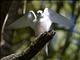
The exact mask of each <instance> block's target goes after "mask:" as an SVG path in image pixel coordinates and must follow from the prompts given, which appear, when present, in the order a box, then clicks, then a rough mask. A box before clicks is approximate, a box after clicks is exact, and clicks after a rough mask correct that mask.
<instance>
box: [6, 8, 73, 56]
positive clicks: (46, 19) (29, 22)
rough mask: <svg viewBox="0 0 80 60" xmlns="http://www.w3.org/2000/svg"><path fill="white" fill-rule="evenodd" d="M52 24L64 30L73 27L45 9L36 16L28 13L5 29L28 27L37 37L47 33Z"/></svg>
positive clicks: (65, 20)
mask: <svg viewBox="0 0 80 60" xmlns="http://www.w3.org/2000/svg"><path fill="white" fill-rule="evenodd" d="M52 23H57V24H58V25H60V26H62V27H64V28H66V29H69V28H70V27H71V26H72V25H73V23H72V22H71V21H70V20H69V19H67V18H65V17H64V16H62V15H60V14H57V13H56V12H55V11H53V10H51V9H48V8H45V9H44V11H41V10H38V11H37V15H36V14H35V13H34V11H32V10H31V11H29V13H28V14H25V15H24V16H23V17H21V18H20V19H18V20H16V21H15V22H13V23H12V24H10V25H9V26H7V27H6V28H7V29H17V28H24V27H28V26H29V27H31V28H32V29H33V30H34V31H35V34H36V35H37V36H39V35H40V34H42V33H44V32H48V31H49V30H50V28H51V25H52ZM47 52H48V49H47V47H46V53H47ZM47 55H48V53H47Z"/></svg>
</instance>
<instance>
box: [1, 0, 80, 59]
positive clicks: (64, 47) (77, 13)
mask: <svg viewBox="0 0 80 60" xmlns="http://www.w3.org/2000/svg"><path fill="white" fill-rule="evenodd" d="M45 7H48V8H50V9H52V10H54V11H56V12H57V13H59V14H61V15H63V16H65V17H66V18H68V19H70V20H71V21H72V22H73V23H74V25H73V26H72V27H71V28H70V29H65V28H61V27H60V26H57V24H54V25H55V27H54V30H55V31H56V35H55V37H54V40H53V41H51V44H50V45H49V55H48V56H46V54H45V53H44V52H43V50H41V51H40V52H39V53H38V54H37V55H36V56H34V57H33V58H32V60H80V0H79V1H78V0H77V1H75V0H64V1H61V0H47V1H44V0H36V1H35V0H31V1H27V0H17V1H16V0H10V1H9V0H8V1H5V0H2V1H1V20H0V24H1V29H0V31H1V41H0V42H1V43H0V49H1V51H0V52H1V55H0V58H2V57H4V56H7V55H10V54H11V53H15V52H17V53H21V51H23V50H25V49H26V48H28V47H29V46H30V44H31V43H32V42H34V41H35V37H34V31H33V30H32V29H31V28H30V27H26V28H20V29H13V30H6V29H5V27H6V26H7V25H9V24H11V23H13V22H14V21H16V20H17V19H19V18H20V17H21V16H23V15H24V14H26V13H27V12H28V11H30V10H33V11H37V10H39V9H41V10H43V9H44V8H45ZM7 16H8V18H7ZM5 19H7V21H4V20H5ZM3 22H6V23H4V24H3ZM4 25H5V26H4Z"/></svg>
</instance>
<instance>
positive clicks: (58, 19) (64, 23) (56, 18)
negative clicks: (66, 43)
mask: <svg viewBox="0 0 80 60" xmlns="http://www.w3.org/2000/svg"><path fill="white" fill-rule="evenodd" d="M44 14H46V15H48V16H49V18H50V20H51V21H52V22H53V23H57V24H58V25H59V26H61V27H64V28H67V29H69V28H70V27H71V26H72V25H73V23H72V21H71V20H69V19H67V18H66V17H64V16H62V15H60V14H58V13H56V12H55V11H53V10H51V9H48V8H45V10H44Z"/></svg>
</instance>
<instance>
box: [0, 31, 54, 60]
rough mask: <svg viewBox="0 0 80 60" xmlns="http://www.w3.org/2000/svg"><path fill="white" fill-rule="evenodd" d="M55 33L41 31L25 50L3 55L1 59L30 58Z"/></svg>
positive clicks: (21, 59)
mask: <svg viewBox="0 0 80 60" xmlns="http://www.w3.org/2000/svg"><path fill="white" fill-rule="evenodd" d="M54 35H55V32H54V33H53V31H49V32H45V33H43V34H42V35H41V36H40V37H39V38H38V39H37V40H36V41H35V43H34V44H32V45H31V46H30V47H29V48H28V49H27V50H26V51H24V52H23V53H21V54H18V55H17V54H16V53H15V54H11V55H9V56H7V57H3V58H2V59H1V60H16V59H19V60H30V59H31V58H32V57H34V56H35V55H36V54H37V53H38V52H39V51H40V50H41V49H42V48H43V47H44V45H45V44H46V43H47V42H48V41H49V40H51V39H52V38H53V36H54Z"/></svg>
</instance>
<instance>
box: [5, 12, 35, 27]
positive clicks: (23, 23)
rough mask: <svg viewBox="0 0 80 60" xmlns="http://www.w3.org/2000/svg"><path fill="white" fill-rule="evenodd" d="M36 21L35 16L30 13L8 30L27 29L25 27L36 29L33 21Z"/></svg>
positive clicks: (11, 25)
mask: <svg viewBox="0 0 80 60" xmlns="http://www.w3.org/2000/svg"><path fill="white" fill-rule="evenodd" d="M34 19H35V17H34V15H33V14H32V13H31V12H29V13H28V14H25V15H24V16H22V17H21V18H19V19H18V20H16V21H15V22H13V23H12V24H10V25H8V26H7V27H6V28H7V29H18V28H25V27H31V28H32V29H35V23H34V22H33V20H34Z"/></svg>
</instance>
